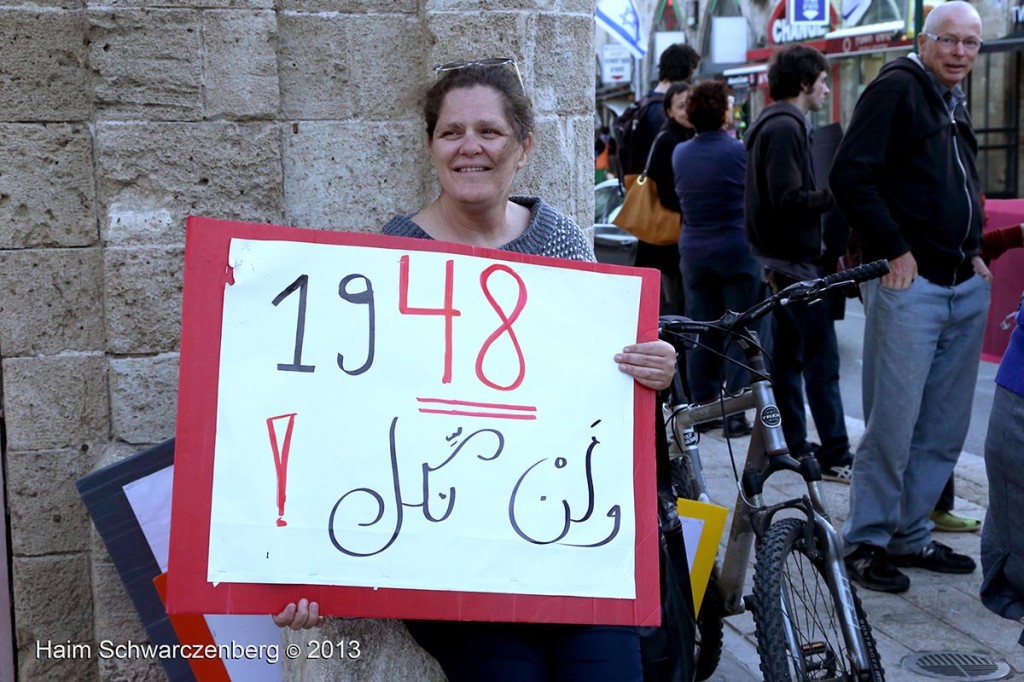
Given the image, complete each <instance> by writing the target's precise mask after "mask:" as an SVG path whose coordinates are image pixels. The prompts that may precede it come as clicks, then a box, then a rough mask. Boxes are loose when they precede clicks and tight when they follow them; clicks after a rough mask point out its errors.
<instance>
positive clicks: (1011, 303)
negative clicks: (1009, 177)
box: [981, 199, 1024, 362]
mask: <svg viewBox="0 0 1024 682" xmlns="http://www.w3.org/2000/svg"><path fill="white" fill-rule="evenodd" d="M1021 223H1024V199H988V200H986V201H985V235H986V236H987V235H989V234H990V233H992V232H995V231H998V230H1002V229H1003V228H1009V227H1016V228H1017V229H1015V230H1010V231H1009V232H1008V233H1007V234H1006V235H1001V237H1006V239H1007V244H1006V245H1007V247H1008V248H1009V249H1010V250H1009V251H1007V252H1006V253H1004V254H1002V255H999V256H998V260H993V261H992V262H991V263H990V264H989V270H991V271H992V277H993V281H992V303H991V305H990V306H989V311H988V321H987V322H986V324H985V340H984V342H983V344H982V347H981V358H982V360H987V361H989V362H999V361H1000V360H1001V359H1002V357H1003V352H1004V351H1005V350H1006V345H1007V344H1008V343H1009V342H1010V331H1011V330H1010V329H1000V328H999V324H1000V323H1001V322H1002V321H1003V318H1005V317H1006V316H1007V315H1009V314H1010V313H1012V312H1013V311H1015V310H1016V309H1017V303H1018V302H1019V301H1020V294H1021V291H1024V249H1021V248H1019V247H1020V246H1021V245H1022V243H1021V240H1022V237H1021V231H1020V229H1019V225H1020V224H1021ZM1013 232H1016V237H1014V235H1013ZM997 239H1000V237H997ZM1014 247H1018V248H1014ZM987 252H988V249H986V253H987ZM993 257H994V258H995V257H996V256H993ZM1011 329H1012V328H1011Z"/></svg>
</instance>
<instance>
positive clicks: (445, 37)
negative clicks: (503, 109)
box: [428, 11, 594, 95]
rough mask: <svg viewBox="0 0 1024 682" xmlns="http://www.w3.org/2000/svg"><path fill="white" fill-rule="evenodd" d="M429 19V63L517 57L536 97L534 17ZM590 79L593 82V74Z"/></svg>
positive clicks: (493, 15)
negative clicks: (430, 47) (532, 27)
mask: <svg viewBox="0 0 1024 682" xmlns="http://www.w3.org/2000/svg"><path fill="white" fill-rule="evenodd" d="M428 18H429V27H428V28H429V31H430V45H432V46H433V49H432V50H431V51H430V59H429V63H431V64H435V63H441V64H443V63H445V62H452V61H458V60H463V59H473V58H476V57H515V58H516V59H517V60H519V70H520V71H521V72H522V74H523V80H524V81H526V92H527V94H531V95H532V93H533V80H534V79H533V71H534V69H533V68H531V61H530V58H531V56H532V54H533V42H534V36H533V35H532V34H531V18H532V15H531V14H530V13H527V12H511V11H510V12H465V13H452V14H441V15H433V16H431V15H428ZM549 47H553V46H547V45H545V46H543V48H542V50H547V49H548V48H549ZM542 50H541V53H542V54H543V51H542ZM588 63H589V62H588ZM500 68H507V67H500ZM432 75H433V74H431V76H432ZM589 78H590V80H593V79H594V76H593V74H591V75H590V76H589Z"/></svg>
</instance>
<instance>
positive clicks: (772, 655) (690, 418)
mask: <svg viewBox="0 0 1024 682" xmlns="http://www.w3.org/2000/svg"><path fill="white" fill-rule="evenodd" d="M888 270H889V268H888V264H887V263H886V261H878V262H875V263H870V264H866V265H862V266H859V267H857V268H853V269H850V270H846V271H843V272H841V273H837V274H834V275H829V276H828V277H823V278H820V279H815V280H807V281H802V282H796V283H795V284H793V285H791V286H789V287H787V288H785V289H783V290H781V291H779V292H778V293H776V294H774V295H772V296H770V297H768V298H767V299H765V300H764V301H761V302H760V303H758V304H757V305H755V306H753V307H752V308H750V309H749V310H747V311H745V312H742V313H734V312H731V311H730V312H727V313H726V314H725V315H723V316H722V318H720V319H719V320H716V321H712V322H697V321H693V320H690V319H688V318H685V317H679V316H663V317H661V318H660V324H659V336H660V338H662V339H663V340H665V341H668V342H669V343H671V344H672V345H673V346H675V347H676V350H677V352H678V357H679V358H680V359H677V362H681V361H683V360H682V358H685V353H686V351H687V349H692V348H693V347H695V346H697V345H700V344H699V341H698V338H699V335H700V334H703V333H706V332H708V331H712V330H714V331H719V332H722V333H724V334H725V335H726V336H727V337H732V338H733V339H735V340H736V341H737V342H738V343H739V345H740V347H741V348H742V350H743V352H744V357H745V363H746V364H745V367H746V368H747V369H748V371H749V372H750V376H751V385H750V386H749V387H748V388H745V389H744V390H742V391H741V392H740V393H738V394H736V395H723V396H722V397H720V398H719V399H718V400H715V401H710V402H706V403H702V404H689V403H688V401H687V399H686V391H685V387H684V386H682V382H681V380H680V379H679V373H678V372H677V375H676V380H675V381H674V382H673V385H672V387H670V388H669V389H668V392H667V400H666V401H665V404H664V406H663V407H664V411H665V413H666V415H667V416H666V428H667V429H669V434H670V436H671V437H670V441H674V443H675V447H674V448H673V451H672V453H671V454H672V459H671V463H672V478H673V487H674V488H675V492H676V494H677V496H678V497H684V498H687V499H692V500H697V501H701V502H708V501H709V500H710V496H709V495H708V488H707V484H706V482H705V480H704V471H703V467H702V465H701V459H700V452H699V450H698V447H697V446H698V442H699V438H698V436H697V433H696V431H695V430H694V426H695V425H697V424H701V423H705V422H710V421H712V420H715V419H723V420H724V419H725V418H726V417H727V416H729V415H733V414H738V413H741V412H744V411H746V410H750V409H754V410H755V418H754V424H753V432H752V433H751V436H750V446H749V448H748V451H747V458H746V462H745V465H744V471H743V475H742V477H739V476H737V482H738V484H739V493H738V494H737V497H736V504H735V507H734V511H733V519H732V524H731V527H730V530H729V540H728V543H727V546H726V550H725V554H724V557H723V559H722V561H721V563H720V564H716V566H715V570H714V571H713V572H712V576H711V581H710V582H709V583H708V589H707V592H706V594H705V596H704V603H703V604H702V606H701V612H700V614H698V617H697V633H698V641H697V642H696V670H697V675H696V679H697V680H705V679H707V678H708V677H710V676H711V674H712V673H713V672H714V670H715V668H716V667H717V665H718V661H719V658H720V656H721V647H722V626H723V618H725V617H728V616H732V615H736V614H739V613H743V612H744V610H750V611H752V612H753V617H754V624H755V631H756V638H757V651H758V655H759V657H760V659H761V672H762V673H763V675H764V679H765V681H766V682H782V681H790V680H800V681H804V680H843V681H844V682H845V681H854V680H856V681H869V682H882V681H883V680H884V679H885V671H884V669H883V667H882V663H881V659H880V658H879V655H878V650H877V646H876V643H875V639H874V636H873V634H872V632H871V626H870V625H869V624H868V621H867V617H866V615H865V613H864V609H863V608H862V606H861V603H860V599H859V598H858V597H857V593H856V591H855V590H854V587H853V585H852V584H851V582H850V580H849V578H848V577H847V575H846V567H845V564H844V561H843V556H842V551H841V541H840V538H839V535H838V534H837V533H836V531H835V529H834V528H833V527H832V524H831V521H830V520H829V516H828V513H827V511H826V509H825V504H824V499H823V496H822V489H821V469H820V467H819V465H818V463H817V461H816V460H815V459H814V457H813V456H809V457H804V458H802V459H800V460H799V461H798V460H796V459H794V458H793V457H792V456H791V455H790V454H789V450H788V448H787V447H786V442H785V439H784V437H783V434H782V428H781V422H782V419H781V415H780V414H779V410H778V408H777V407H776V406H775V397H774V392H773V389H772V384H771V381H770V379H769V375H768V371H767V369H766V362H765V354H764V351H763V349H762V348H761V346H760V343H759V339H758V336H757V333H756V331H753V330H750V329H749V328H748V325H750V324H751V323H753V322H755V321H757V320H759V319H760V318H762V317H764V316H766V315H767V314H768V313H770V312H771V311H772V310H774V309H775V308H776V307H777V306H780V305H792V304H801V303H813V302H815V301H817V300H820V299H821V298H822V297H823V296H824V294H825V292H827V291H828V290H830V289H833V288H836V287H841V286H848V285H851V284H855V283H858V282H862V281H867V280H869V279H874V278H876V277H880V276H882V275H883V274H885V273H886V272H888ZM702 347H705V346H702ZM712 352H714V351H712ZM719 355H721V357H723V358H725V359H726V360H729V361H732V360H731V359H730V358H728V357H727V356H725V355H724V354H719ZM734 471H735V466H734ZM779 471H791V472H795V473H798V474H799V475H800V476H801V477H802V478H803V480H804V481H805V482H806V484H807V494H806V495H804V496H802V497H800V498H796V499H789V500H784V501H782V502H778V503H775V504H768V503H766V502H765V499H764V486H765V482H766V481H767V480H768V479H769V478H770V477H771V476H772V475H774V474H775V473H777V472H779ZM780 512H787V514H790V515H787V516H786V517H785V518H783V517H779V516H778V515H779V513H780ZM755 540H756V543H755ZM755 545H756V553H755V563H754V586H753V593H752V594H751V595H747V596H746V597H744V595H743V590H744V582H745V578H746V571H747V564H748V561H749V558H750V552H751V548H752V546H755Z"/></svg>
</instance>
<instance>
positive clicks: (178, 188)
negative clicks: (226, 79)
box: [96, 121, 283, 246]
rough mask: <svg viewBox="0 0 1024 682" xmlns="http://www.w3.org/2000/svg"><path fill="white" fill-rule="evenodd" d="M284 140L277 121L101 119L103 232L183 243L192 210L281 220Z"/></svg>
mask: <svg viewBox="0 0 1024 682" xmlns="http://www.w3.org/2000/svg"><path fill="white" fill-rule="evenodd" d="M280 139H281V138H280V133H279V131H278V128H277V126H276V125H274V124H271V123H229V122H223V121H218V122H210V123H161V124H153V123H150V124H144V123H131V124H117V123H106V124H99V125H98V126H97V133H96V140H97V162H98V164H99V180H100V185H99V196H100V205H101V207H102V208H101V211H102V214H103V217H102V218H101V221H100V226H101V232H102V234H103V238H104V239H105V240H106V241H107V242H108V243H110V244H113V245H117V246H123V245H130V244H182V243H184V236H185V218H186V217H187V216H189V215H207V216H210V217H215V218H224V219H228V220H246V221H252V222H269V223H279V222H281V219H282V217H283V212H282V210H281V205H282V187H281V184H282V183H281V150H280Z"/></svg>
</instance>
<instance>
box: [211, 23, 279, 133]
mask: <svg viewBox="0 0 1024 682" xmlns="http://www.w3.org/2000/svg"><path fill="white" fill-rule="evenodd" d="M203 32H204V43H205V46H206V50H205V57H204V60H203V63H204V68H203V72H204V76H205V88H206V116H207V117H208V118H216V117H221V116H224V117H227V118H245V117H255V118H269V117H273V116H274V115H275V114H276V113H277V109H278V106H279V104H280V101H281V95H280V87H279V85H278V79H277V55H276V53H275V47H276V44H277V16H276V14H275V13H274V12H270V11H266V12H242V11H229V12H209V11H208V12H204V13H203Z"/></svg>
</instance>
